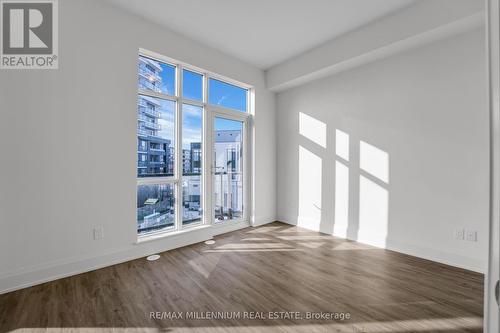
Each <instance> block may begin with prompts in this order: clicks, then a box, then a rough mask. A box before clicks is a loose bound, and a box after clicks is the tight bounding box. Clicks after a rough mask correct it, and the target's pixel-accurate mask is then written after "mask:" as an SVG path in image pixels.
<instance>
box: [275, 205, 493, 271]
mask: <svg viewBox="0 0 500 333" xmlns="http://www.w3.org/2000/svg"><path fill="white" fill-rule="evenodd" d="M278 221H280V222H283V223H287V224H290V225H299V222H301V221H304V219H300V218H298V217H291V216H282V215H280V216H278ZM309 222H310V221H309ZM300 224H302V223H300ZM304 224H306V223H304ZM316 224H318V223H316ZM300 227H301V228H305V229H309V230H312V231H318V230H316V229H317V228H306V227H304V226H303V225H300ZM333 236H336V237H340V238H346V239H347V227H346V226H340V227H337V228H336V227H335V226H334V231H333ZM350 240H353V241H356V242H359V243H363V244H367V245H371V246H374V247H378V248H383V249H387V250H391V251H395V252H399V253H403V254H407V255H411V256H414V257H418V258H422V259H426V260H431V261H435V262H439V263H441V264H445V265H449V266H453V267H458V268H463V269H467V270H470V271H473V272H477V273H482V274H484V273H485V271H486V267H487V261H486V259H485V260H478V259H475V258H470V257H466V256H462V255H458V254H455V253H450V252H445V251H441V250H437V249H433V248H429V247H422V246H419V245H416V244H411V243H407V242H402V241H398V240H394V239H385V237H383V236H381V237H373V233H370V235H369V236H368V235H363V233H362V232H359V234H358V238H357V239H350Z"/></svg>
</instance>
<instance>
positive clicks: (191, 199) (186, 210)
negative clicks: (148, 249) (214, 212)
mask: <svg viewBox="0 0 500 333" xmlns="http://www.w3.org/2000/svg"><path fill="white" fill-rule="evenodd" d="M202 126H203V108H201V107H199V106H194V105H190V104H183V105H182V207H183V210H182V224H183V225H188V224H193V223H199V222H201V220H202V217H203V210H202V205H201V195H202V182H201V179H202V178H201V168H202V153H201V147H202V133H203V127H202Z"/></svg>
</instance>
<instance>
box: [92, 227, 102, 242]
mask: <svg viewBox="0 0 500 333" xmlns="http://www.w3.org/2000/svg"><path fill="white" fill-rule="evenodd" d="M103 238H104V227H103V226H97V227H94V240H99V239H103Z"/></svg>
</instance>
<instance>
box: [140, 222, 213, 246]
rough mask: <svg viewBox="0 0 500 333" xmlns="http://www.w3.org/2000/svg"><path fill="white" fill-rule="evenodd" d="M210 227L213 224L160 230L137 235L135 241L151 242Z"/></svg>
mask: <svg viewBox="0 0 500 333" xmlns="http://www.w3.org/2000/svg"><path fill="white" fill-rule="evenodd" d="M210 227H211V225H199V226H193V227H189V228H186V229H181V230H177V231H160V232H156V233H151V234H149V235H144V236H139V237H137V241H136V242H135V244H136V245H138V244H142V243H146V242H151V241H155V240H159V239H164V238H169V237H176V236H181V235H184V234H187V233H190V232H195V231H200V230H204V229H209V228H210Z"/></svg>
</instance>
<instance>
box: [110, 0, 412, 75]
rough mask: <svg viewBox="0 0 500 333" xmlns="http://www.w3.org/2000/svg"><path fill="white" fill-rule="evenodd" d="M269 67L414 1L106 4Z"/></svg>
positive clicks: (131, 0)
mask: <svg viewBox="0 0 500 333" xmlns="http://www.w3.org/2000/svg"><path fill="white" fill-rule="evenodd" d="M108 1H109V2H112V3H113V4H114V5H116V6H118V7H121V8H124V9H126V10H127V11H130V12H133V13H135V14H138V15H140V16H142V17H144V18H146V19H148V20H150V21H153V22H156V23H159V24H161V25H163V26H165V27H167V28H169V29H171V30H173V31H175V32H177V33H179V34H182V35H184V36H187V37H189V38H191V39H193V40H196V41H198V42H200V43H203V44H205V45H209V46H211V47H213V48H216V49H219V50H220V51H222V52H224V53H226V54H229V55H232V56H234V57H236V58H238V59H240V60H243V61H245V62H247V63H250V64H252V65H254V66H256V67H258V68H261V69H268V68H270V67H272V66H274V65H276V64H279V63H281V62H283V61H285V60H287V59H289V58H292V57H294V56H296V55H299V54H301V53H303V52H305V51H307V50H309V49H311V48H313V47H315V46H318V45H320V44H322V43H324V42H326V41H328V40H330V39H333V38H335V37H337V36H339V35H342V34H344V33H346V32H348V31H350V30H353V29H356V28H358V27H360V26H362V25H364V24H367V23H370V22H372V21H374V20H377V19H379V18H380V17H382V16H384V15H387V14H389V13H391V12H393V11H396V10H398V9H401V8H402V7H406V6H408V5H410V4H411V3H413V2H415V1H416V0H108Z"/></svg>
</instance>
